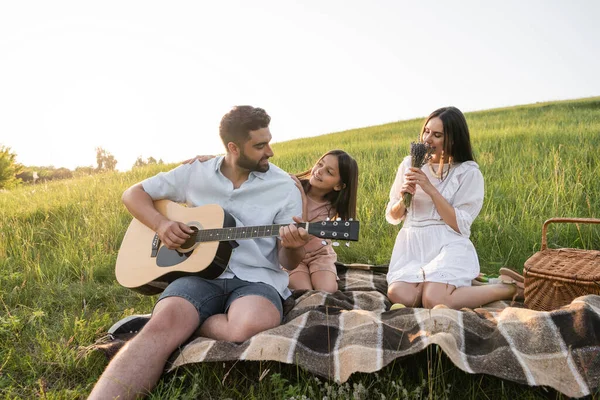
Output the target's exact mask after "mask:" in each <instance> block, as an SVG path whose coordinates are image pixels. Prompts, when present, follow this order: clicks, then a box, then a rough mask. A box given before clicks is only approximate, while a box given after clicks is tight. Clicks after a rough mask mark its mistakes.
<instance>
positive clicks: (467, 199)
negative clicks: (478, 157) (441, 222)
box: [452, 168, 484, 238]
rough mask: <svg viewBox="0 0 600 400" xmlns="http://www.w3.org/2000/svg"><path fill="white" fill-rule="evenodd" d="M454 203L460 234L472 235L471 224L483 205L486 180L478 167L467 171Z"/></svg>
mask: <svg viewBox="0 0 600 400" xmlns="http://www.w3.org/2000/svg"><path fill="white" fill-rule="evenodd" d="M460 178H461V182H460V186H459V188H458V191H457V192H456V195H455V196H454V201H453V202H452V205H453V207H454V210H455V212H456V223H457V225H458V229H459V231H460V234H461V235H462V236H464V237H467V238H468V237H470V236H471V224H472V223H473V221H474V220H475V218H476V217H477V215H479V212H480V211H481V208H482V207H483V196H484V182H483V175H482V174H481V172H480V171H479V169H478V168H474V169H471V170H469V171H467V172H465V173H464V174H463V175H462V176H461V177H460Z"/></svg>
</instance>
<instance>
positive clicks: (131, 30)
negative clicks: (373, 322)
mask: <svg viewBox="0 0 600 400" xmlns="http://www.w3.org/2000/svg"><path fill="white" fill-rule="evenodd" d="M599 20H600V1H597V0H589V1H584V0H580V1H579V0H564V1H557V0H548V1H539V0H527V1H523V0H503V1H493V2H492V1H479V0H477V1H462V0H461V1H458V0H454V1H423V2H419V1H401V0H389V1H384V0H370V1H351V0H331V1H329V0H302V1H296V2H294V1H286V0H273V1H268V0H252V1H226V0H223V1H221V0H219V1H216V0H211V1H199V0H198V1H172V2H167V1H161V2H158V1H126V0H120V1H110V0H109V1H97V2H90V1H72V2H67V1H60V0H58V1H2V2H1V3H0V144H3V145H5V146H9V147H11V149H12V151H13V152H15V153H16V154H17V161H19V162H21V163H23V164H25V165H54V166H55V167H61V166H62V167H67V168H70V169H73V168H75V167H76V166H84V165H95V151H94V148H95V147H98V146H101V147H103V148H105V149H106V150H107V151H109V152H110V153H112V154H113V155H114V156H115V157H116V159H117V160H118V162H119V163H118V165H117V168H118V169H121V170H127V169H129V168H130V167H131V165H132V164H133V162H134V161H135V159H136V158H137V157H138V156H142V157H144V158H147V157H149V156H153V157H155V158H156V159H158V158H162V159H163V160H164V161H166V162H175V161H179V160H182V159H186V158H189V157H191V156H193V155H196V154H206V153H216V152H223V146H222V144H221V143H220V140H219V136H218V125H219V121H220V119H221V116H222V115H223V114H224V113H225V112H227V111H228V110H229V108H230V107H231V106H233V105H236V104H250V105H254V106H260V107H263V108H265V109H266V110H267V112H268V113H269V114H270V115H271V117H272V123H271V132H272V133H273V139H274V141H275V142H277V141H284V140H289V139H292V138H298V137H307V136H313V135H320V134H324V133H329V132H334V131H340V130H345V129H351V128H359V127H364V126H370V125H377V124H382V123H386V122H392V121H398V120H404V119H410V118H415V117H423V116H426V115H427V114H429V113H430V112H431V111H433V110H434V109H436V108H438V107H441V106H445V105H454V106H457V107H459V108H460V109H462V110H463V111H473V110H481V109H488V108H494V107H501V106H510V105H516V104H525V103H534V102H537V101H548V100H562V99H572V98H579V97H588V96H598V95H600V24H599V23H598V21H599ZM323 150H326V149H323Z"/></svg>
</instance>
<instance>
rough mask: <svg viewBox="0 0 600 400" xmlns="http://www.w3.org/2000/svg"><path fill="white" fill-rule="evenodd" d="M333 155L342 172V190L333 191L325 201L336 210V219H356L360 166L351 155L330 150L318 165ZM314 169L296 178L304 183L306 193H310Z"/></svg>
mask: <svg viewBox="0 0 600 400" xmlns="http://www.w3.org/2000/svg"><path fill="white" fill-rule="evenodd" d="M328 155H333V156H336V157H337V160H338V169H339V171H340V180H341V183H342V189H341V190H340V191H335V190H332V191H331V192H329V193H327V195H325V199H326V200H327V201H328V202H329V203H331V206H332V208H333V210H335V215H334V216H333V217H334V218H337V217H339V218H341V219H344V220H347V219H350V218H356V193H357V191H358V164H357V162H356V160H355V159H354V158H352V157H351V156H350V154H348V153H346V152H345V151H343V150H330V151H328V152H327V153H325V154H323V155H322V156H321V157H320V158H319V160H318V161H317V163H318V162H319V161H321V160H322V159H323V158H325V156H328ZM311 171H312V168H311V169H309V170H307V171H304V172H301V173H299V174H296V178H298V179H299V180H300V183H302V187H303V189H304V192H305V193H308V192H309V191H310V188H311V185H310V182H309V179H310V174H311Z"/></svg>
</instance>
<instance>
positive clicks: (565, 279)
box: [523, 218, 600, 311]
mask: <svg viewBox="0 0 600 400" xmlns="http://www.w3.org/2000/svg"><path fill="white" fill-rule="evenodd" d="M553 222H573V223H586V224H600V219H596V218H550V219H549V220H547V221H546V222H544V225H543V226H542V248H541V250H540V251H538V252H537V253H535V254H534V255H533V256H531V257H530V258H529V259H528V260H527V261H525V268H524V269H523V276H524V277H525V305H526V306H527V307H528V308H531V309H533V310H540V311H551V310H555V309H557V308H560V307H562V306H564V305H567V304H570V303H571V301H572V300H573V299H574V298H576V297H579V296H584V295H587V294H597V295H600V251H598V250H581V249H569V248H562V249H549V248H548V243H547V241H546V231H547V229H548V225H549V224H551V223H553Z"/></svg>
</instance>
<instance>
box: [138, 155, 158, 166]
mask: <svg viewBox="0 0 600 400" xmlns="http://www.w3.org/2000/svg"><path fill="white" fill-rule="evenodd" d="M154 164H164V162H163V160H162V158H161V159H160V160H158V161H156V158H154V157H152V156H150V157H148V158H147V159H146V161H144V159H143V158H142V156H139V157H138V158H137V160H135V163H134V164H133V168H139V167H143V166H146V165H154Z"/></svg>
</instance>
